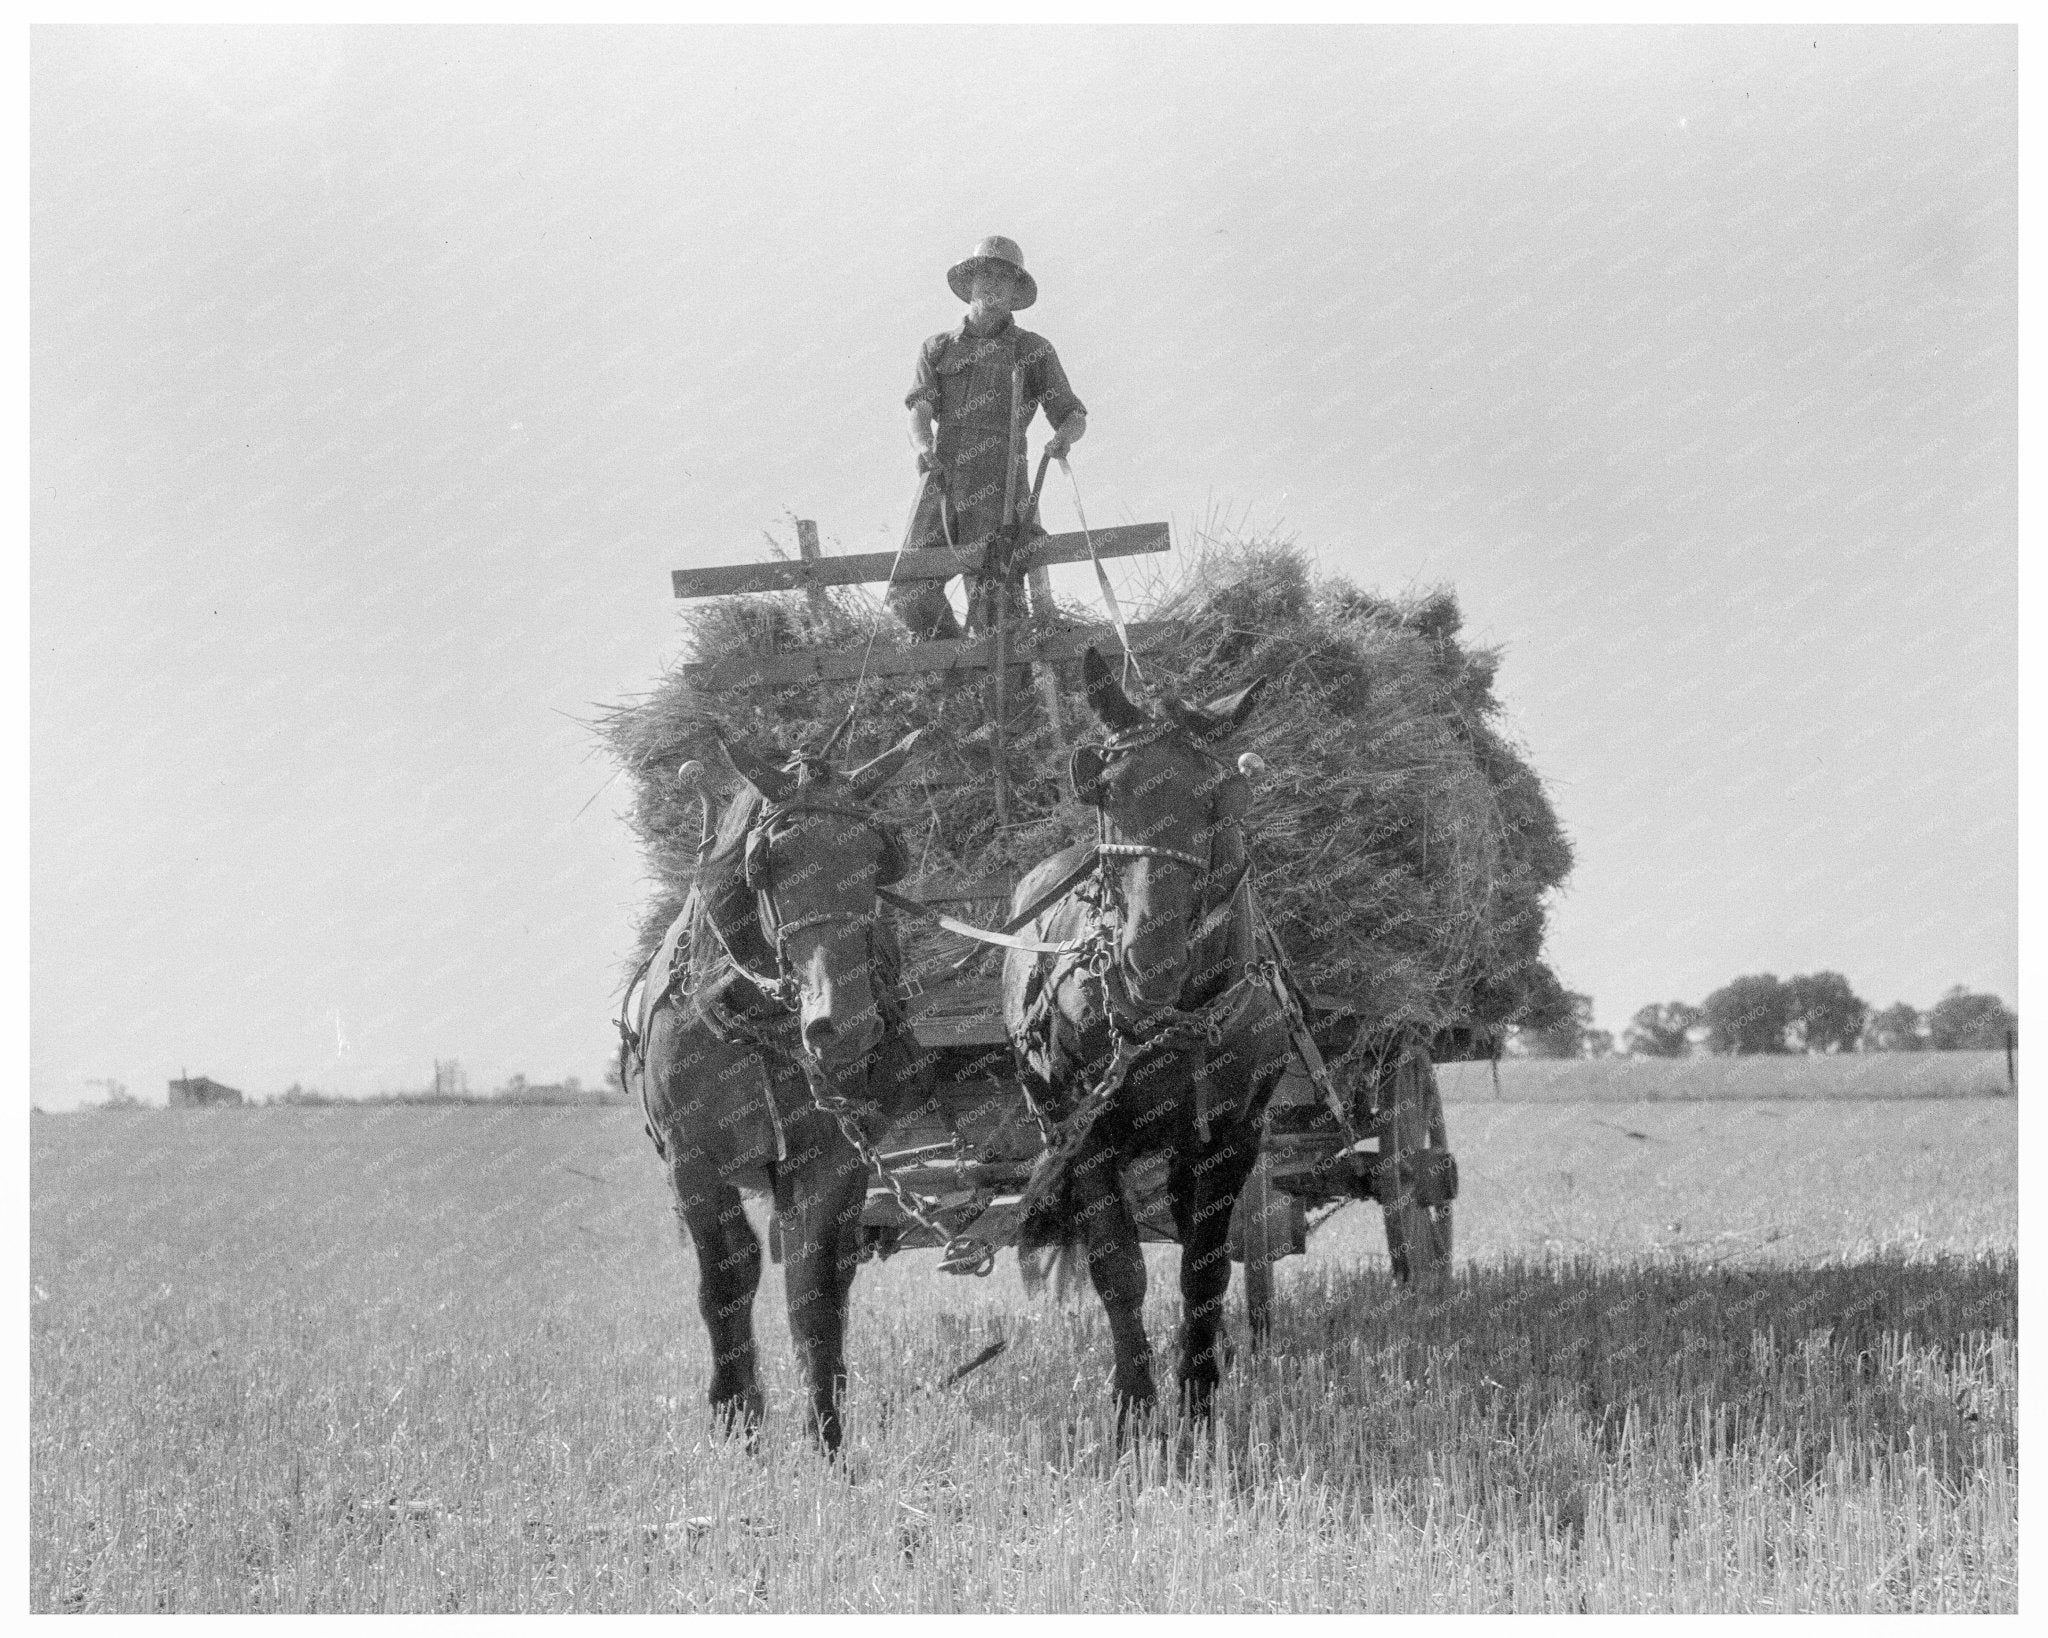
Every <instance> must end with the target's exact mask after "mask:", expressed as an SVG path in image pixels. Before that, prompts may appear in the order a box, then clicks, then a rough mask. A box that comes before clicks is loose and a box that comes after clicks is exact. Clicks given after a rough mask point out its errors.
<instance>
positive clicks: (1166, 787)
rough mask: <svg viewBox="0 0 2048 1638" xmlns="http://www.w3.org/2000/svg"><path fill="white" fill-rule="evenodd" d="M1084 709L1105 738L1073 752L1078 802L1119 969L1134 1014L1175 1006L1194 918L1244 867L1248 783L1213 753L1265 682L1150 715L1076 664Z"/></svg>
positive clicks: (1088, 663)
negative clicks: (1118, 903)
mask: <svg viewBox="0 0 2048 1638" xmlns="http://www.w3.org/2000/svg"><path fill="white" fill-rule="evenodd" d="M1081 666H1082V673H1083V676H1084V677H1085V679H1086V681H1087V685H1088V704H1089V707H1090V709H1091V710H1093V711H1094V713H1095V716H1096V719H1097V720H1098V721H1099V722H1101V724H1102V725H1103V727H1104V728H1105V729H1107V730H1108V732H1109V739H1108V740H1107V742H1106V743H1104V744H1101V745H1082V746H1079V747H1077V748H1076V749H1075V751H1074V758H1073V764H1072V773H1073V780H1074V794H1075V796H1076V797H1077V798H1078V799H1079V800H1081V801H1083V802H1086V803H1088V804H1089V805H1090V806H1092V807H1093V808H1094V809H1095V810H1096V812H1097V814H1098V815H1099V824H1098V829H1099V841H1098V844H1097V846H1098V849H1099V851H1100V853H1101V856H1102V869H1103V874H1104V876H1105V877H1106V878H1107V879H1108V880H1109V881H1110V882H1111V883H1112V884H1114V888H1113V891H1114V892H1115V893H1116V894H1118V895H1120V897H1121V900H1122V911H1123V913H1122V917H1121V920H1120V923H1119V925H1118V927H1117V933H1116V964H1117V971H1118V973H1119V974H1120V976H1121V979H1122V986H1123V988H1124V990H1125V992H1126V993H1127V994H1128V995H1129V996H1130V998H1131V1000H1132V1001H1133V1002H1135V1003H1136V1004H1137V1005H1138V1006H1139V1008H1140V1009H1141V1010H1144V1011H1152V1010H1154V1009H1157V1008H1161V1007H1171V1006H1174V1005H1176V1004H1178V999H1179V997H1180V994H1181V991H1182V988H1183V986H1184V985H1185V984H1186V983H1187V981H1188V978H1189V976H1190V974H1189V966H1190V963H1191V960H1192V957H1193V955H1194V949H1195V942H1196V940H1195V936H1194V935H1195V931H1196V926H1197V922H1198V919H1199V918H1200V917H1201V916H1202V915H1203V914H1204V913H1205V912H1206V911H1207V910H1209V909H1211V908H1213V907H1214V906H1213V905H1212V904H1211V903H1210V902H1209V895H1210V894H1212V893H1221V892H1222V891H1223V890H1224V887H1225V884H1226V883H1229V882H1231V881H1232V878H1233V876H1234V874H1235V873H1236V872H1238V871H1239V870H1240V869H1241V867H1242V861H1243V857H1244V854H1243V842H1242V839H1241V837H1240V836H1239V834H1238V822H1239V821H1240V820H1242V819H1243V817H1244V815H1245V814H1246V812H1247V811H1249V809H1250V806H1251V786H1250V783H1249V782H1248V781H1247V780H1246V779H1245V777H1244V776H1243V775H1242V774H1241V773H1240V772H1238V770H1237V769H1236V768H1235V767H1233V766H1232V765H1230V764H1229V763H1227V762H1224V761H1223V760H1221V759H1220V758H1219V757H1217V756H1216V755H1215V754H1214V753H1213V752H1212V751H1211V749H1210V747H1211V746H1212V745H1215V744H1217V743H1219V742H1221V741H1222V740H1223V739H1225V738H1226V737H1227V736H1229V735H1230V734H1231V733H1233V732H1234V731H1236V729H1238V728H1239V727H1241V726H1242V725H1243V723H1244V720H1245V718H1246V717H1248V716H1250V715H1251V711H1252V708H1253V706H1254V705H1256V704H1257V703H1258V697H1259V691H1260V689H1261V688H1262V687H1263V686H1264V684H1265V679H1264V678H1260V679H1259V680H1258V681H1256V682H1254V683H1252V684H1251V686H1250V687H1248V688H1241V689H1239V690H1238V691H1237V692H1236V693H1234V694H1227V695H1224V696H1222V697H1220V698H1218V699H1213V700H1210V701H1208V702H1206V703H1205V704H1202V705H1188V704H1186V703H1184V702H1183V701H1181V700H1178V699H1175V698H1173V697H1171V696H1169V697H1168V698H1166V699H1164V700H1162V701H1161V702H1160V704H1159V708H1158V712H1157V714H1154V713H1152V712H1148V711H1146V710H1144V709H1143V708H1142V707H1140V706H1138V705H1136V704H1134V703H1133V702H1132V701H1131V699H1130V698H1129V697H1128V696H1127V695H1126V694H1125V693H1124V691H1123V688H1122V687H1121V686H1120V685H1119V684H1118V682H1117V680H1116V677H1115V675H1114V673H1112V672H1111V670H1110V668H1109V667H1108V666H1107V665H1106V664H1104V663H1103V660H1102V657H1101V656H1100V655H1099V654H1097V653H1096V652H1095V650H1094V649H1092V648H1091V649H1089V650H1088V652H1087V653H1086V654H1085V655H1084V656H1083V657H1082V662H1081Z"/></svg>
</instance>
